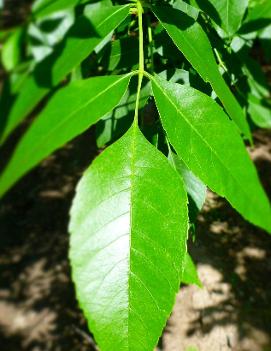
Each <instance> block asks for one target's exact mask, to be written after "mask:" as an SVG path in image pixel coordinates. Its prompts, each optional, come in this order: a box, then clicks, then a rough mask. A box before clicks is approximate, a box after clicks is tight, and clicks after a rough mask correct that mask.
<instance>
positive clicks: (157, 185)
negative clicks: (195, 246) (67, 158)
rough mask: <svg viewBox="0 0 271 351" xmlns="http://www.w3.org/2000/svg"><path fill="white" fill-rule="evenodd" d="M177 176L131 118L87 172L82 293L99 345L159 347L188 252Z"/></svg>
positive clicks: (79, 275)
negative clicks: (129, 122)
mask: <svg viewBox="0 0 271 351" xmlns="http://www.w3.org/2000/svg"><path fill="white" fill-rule="evenodd" d="M187 225H188V218H187V198H186V193H185V191H184V188H183V184H182V181H181V179H180V177H179V175H178V174H177V173H176V172H175V171H174V169H173V168H172V167H171V165H170V164H169V162H168V160H167V159H166V157H165V156H163V155H162V154H161V153H160V152H159V151H158V150H156V149H155V148H154V147H153V146H152V145H151V144H149V142H148V141H147V140H146V139H145V138H144V136H143V135H142V134H141V132H140V131H139V129H138V127H137V126H136V125H135V124H133V125H132V127H131V129H130V130H129V131H128V132H127V133H126V134H125V135H124V136H123V137H122V138H121V139H120V140H119V141H117V142H116V143H115V144H113V145H112V146H110V147H109V148H107V149H106V150H105V151H104V152H103V153H102V154H101V155H100V156H99V157H98V158H97V159H96V160H95V161H94V163H93V164H92V165H91V167H90V168H89V169H88V170H87V172H86V173H85V175H84V176H83V178H82V180H81V181H80V183H79V186H78V188H77V194H76V197H75V200H74V203H73V207H72V210H71V223H70V232H71V245H70V260H71V265H72V275H73V280H74V282H75V284H76V287H77V297H78V300H79V302H80V306H81V308H82V309H83V311H84V313H85V316H86V317H87V320H88V321H89V327H90V329H91V330H92V332H93V333H94V336H95V339H96V341H97V342H98V345H99V349H100V350H101V351H115V350H122V351H124V350H130V351H132V350H134V351H153V349H154V347H155V345H156V343H157V341H158V338H159V336H160V334H161V332H162V329H163V327H164V325H165V323H166V320H167V318H168V316H169V314H170V312H171V309H172V307H173V303H174V299H175V294H176V293H177V291H178V289H179V284H180V278H181V274H182V270H183V264H184V259H185V253H186V239H187Z"/></svg>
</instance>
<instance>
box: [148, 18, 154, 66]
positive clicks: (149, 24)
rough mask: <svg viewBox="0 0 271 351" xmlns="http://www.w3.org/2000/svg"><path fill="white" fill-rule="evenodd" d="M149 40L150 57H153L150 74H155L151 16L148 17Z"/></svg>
mask: <svg viewBox="0 0 271 351" xmlns="http://www.w3.org/2000/svg"><path fill="white" fill-rule="evenodd" d="M148 39H149V44H150V45H149V47H150V56H151V67H150V72H151V73H153V70H154V62H153V36H152V28H151V20H150V14H149V15H148Z"/></svg>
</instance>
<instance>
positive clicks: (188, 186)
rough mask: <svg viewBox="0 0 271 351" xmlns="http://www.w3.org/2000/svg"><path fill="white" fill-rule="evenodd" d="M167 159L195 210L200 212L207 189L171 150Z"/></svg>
mask: <svg viewBox="0 0 271 351" xmlns="http://www.w3.org/2000/svg"><path fill="white" fill-rule="evenodd" d="M168 159H169V160H170V162H171V164H172V165H173V167H174V168H175V169H176V171H177V172H178V173H180V175H181V177H182V179H183V181H184V185H185V190H186V191H187V193H188V194H189V195H190V197H191V199H192V200H193V202H194V203H195V205H196V207H197V210H198V211H200V210H201V209H202V207H203V205H204V202H205V199H206V192H207V188H206V185H205V184H203V183H202V182H201V181H200V180H199V179H198V178H197V177H196V176H195V175H194V174H193V172H191V171H190V170H189V169H188V168H187V167H186V165H185V163H184V162H183V161H182V160H181V159H180V158H179V157H178V156H177V155H176V154H174V153H173V152H172V151H171V150H170V152H169V156H168Z"/></svg>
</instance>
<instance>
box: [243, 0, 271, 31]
mask: <svg viewBox="0 0 271 351" xmlns="http://www.w3.org/2000/svg"><path fill="white" fill-rule="evenodd" d="M270 24H271V2H270V0H257V1H255V2H253V4H251V6H249V11H248V16H247V18H246V20H245V22H244V24H243V26H242V27H241V29H240V33H251V32H255V31H258V30H260V29H263V28H265V27H267V26H268V25H270Z"/></svg>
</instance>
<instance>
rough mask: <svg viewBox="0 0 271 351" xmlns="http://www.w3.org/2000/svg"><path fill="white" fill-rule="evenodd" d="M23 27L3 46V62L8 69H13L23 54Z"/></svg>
mask: <svg viewBox="0 0 271 351" xmlns="http://www.w3.org/2000/svg"><path fill="white" fill-rule="evenodd" d="M23 34H24V29H23V28H18V29H16V30H15V31H14V32H13V33H12V34H11V35H10V37H9V38H8V39H7V41H6V42H5V43H4V44H3V47H2V53H1V56H2V63H3V66H4V68H5V69H6V70H7V71H11V70H13V69H14V68H15V67H16V66H17V65H18V63H19V62H20V59H21V56H22V53H21V51H22V47H21V44H22V36H23Z"/></svg>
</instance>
